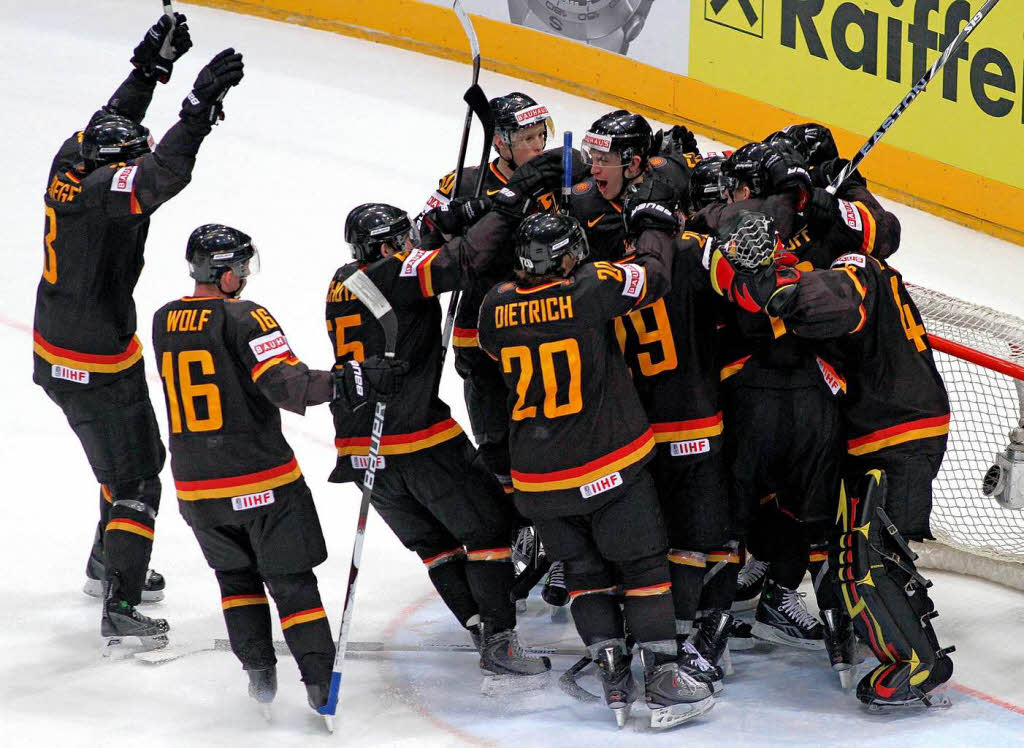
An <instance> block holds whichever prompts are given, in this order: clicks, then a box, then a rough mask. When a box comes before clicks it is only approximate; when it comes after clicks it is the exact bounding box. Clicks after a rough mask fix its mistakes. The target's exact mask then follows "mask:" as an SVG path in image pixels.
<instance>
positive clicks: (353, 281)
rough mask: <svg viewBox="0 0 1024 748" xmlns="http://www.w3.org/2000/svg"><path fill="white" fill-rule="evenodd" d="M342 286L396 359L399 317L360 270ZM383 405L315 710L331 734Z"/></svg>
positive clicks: (377, 410) (375, 422) (386, 353)
mask: <svg viewBox="0 0 1024 748" xmlns="http://www.w3.org/2000/svg"><path fill="white" fill-rule="evenodd" d="M342 285H343V286H345V287H346V288H347V289H348V290H350V291H351V292H352V293H354V294H355V295H356V297H357V298H358V299H359V300H360V301H361V302H363V304H364V305H365V306H366V308H367V309H369V310H370V313H371V314H373V316H374V317H376V318H377V321H378V322H380V324H381V326H382V327H383V328H384V356H385V357H386V358H388V359H393V358H394V357H395V348H396V346H397V345H398V318H397V317H396V316H395V312H394V310H393V309H392V308H391V304H389V303H388V300H387V299H385V298H384V295H383V294H382V293H381V292H380V290H379V289H378V288H377V287H376V286H375V285H374V284H373V281H371V280H370V279H369V278H368V277H367V276H366V274H365V273H363V271H362V270H356V271H355V272H354V273H352V275H350V276H349V277H348V278H346V279H345V280H344V281H342ZM386 405H387V404H386V403H385V402H384V401H382V400H378V401H377V403H376V405H375V406H374V411H373V427H372V429H371V430H370V449H369V453H368V455H367V460H368V462H367V465H366V472H365V473H363V498H362V501H361V502H360V504H359V520H358V522H357V523H356V537H355V542H354V543H353V545H352V565H351V568H350V569H349V573H348V591H347V592H346V593H345V606H344V608H342V613H341V629H340V631H339V632H338V644H337V649H336V651H335V655H334V668H333V671H332V673H331V688H330V691H329V692H328V694H327V703H326V704H324V705H323V706H322V707H320V708H319V709H317V712H319V713H320V714H322V715H323V717H324V721H325V722H326V723H327V729H328V730H329V731H330V732H334V714H335V712H336V711H337V709H338V691H339V690H340V689H341V668H342V665H343V664H344V662H345V651H346V649H347V647H348V633H349V628H350V627H351V625H352V609H353V608H354V607H355V600H356V582H357V581H358V580H359V563H360V561H361V560H362V557H363V538H364V536H365V535H366V518H367V515H368V514H369V512H370V494H371V493H373V479H374V475H375V474H376V472H377V455H378V454H379V453H380V440H381V436H382V435H383V434H384V411H385V409H386Z"/></svg>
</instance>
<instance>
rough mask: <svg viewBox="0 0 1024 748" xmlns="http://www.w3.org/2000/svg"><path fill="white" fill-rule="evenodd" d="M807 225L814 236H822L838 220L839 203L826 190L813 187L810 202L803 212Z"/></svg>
mask: <svg viewBox="0 0 1024 748" xmlns="http://www.w3.org/2000/svg"><path fill="white" fill-rule="evenodd" d="M805 214H806V216H807V223H808V224H809V225H810V228H811V232H812V233H813V234H815V235H816V236H824V235H825V233H826V232H827V231H828V230H829V228H830V227H831V226H832V225H833V224H834V223H836V222H837V221H839V220H840V215H839V201H838V200H837V199H836V196H835V195H832V194H829V192H828V190H823V189H822V188H821V187H815V188H814V191H813V192H812V193H811V201H810V203H808V204H807V209H806V211H805Z"/></svg>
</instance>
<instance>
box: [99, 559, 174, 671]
mask: <svg viewBox="0 0 1024 748" xmlns="http://www.w3.org/2000/svg"><path fill="white" fill-rule="evenodd" d="M104 588H105V589H104V592H105V594H104V598H103V614H102V618H101V619H100V636H102V637H103V640H104V645H103V647H104V649H103V654H104V656H105V657H109V656H112V655H114V654H115V653H117V652H118V650H122V649H124V650H125V651H124V653H127V654H130V653H133V652H148V651H149V650H151V649H162V648H163V647H166V646H167V632H168V631H170V628H171V627H170V626H168V625H167V621H165V620H164V619H163V618H149V617H147V616H144V615H142V614H141V613H139V611H138V610H136V609H135V606H133V605H132V604H131V603H129V602H128V601H127V600H125V599H124V598H123V597H122V596H121V594H120V588H121V580H120V577H118V576H117V575H116V574H115V575H114V577H113V578H112V579H110V580H109V581H107V582H104Z"/></svg>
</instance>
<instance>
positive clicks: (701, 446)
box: [669, 439, 711, 457]
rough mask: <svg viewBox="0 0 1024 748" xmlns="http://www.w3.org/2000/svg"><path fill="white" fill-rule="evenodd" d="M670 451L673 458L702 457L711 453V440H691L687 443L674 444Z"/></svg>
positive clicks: (670, 446)
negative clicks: (706, 453)
mask: <svg viewBox="0 0 1024 748" xmlns="http://www.w3.org/2000/svg"><path fill="white" fill-rule="evenodd" d="M669 450H670V452H671V454H672V456H673V457H687V456H689V455H700V454H704V453H705V452H710V451H711V441H710V440H709V439H689V440H687V441H685V442H672V443H671V445H669Z"/></svg>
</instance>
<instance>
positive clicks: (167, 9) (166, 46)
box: [160, 0, 176, 60]
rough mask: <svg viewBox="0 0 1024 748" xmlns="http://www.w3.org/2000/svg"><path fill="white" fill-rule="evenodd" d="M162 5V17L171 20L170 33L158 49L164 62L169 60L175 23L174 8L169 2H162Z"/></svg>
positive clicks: (169, 0)
mask: <svg viewBox="0 0 1024 748" xmlns="http://www.w3.org/2000/svg"><path fill="white" fill-rule="evenodd" d="M163 4H164V15H165V16H167V17H168V18H170V19H171V32H170V33H169V34H168V35H167V38H166V39H164V43H163V44H162V45H161V47H160V56H161V57H163V58H164V59H165V60H169V59H171V37H172V36H173V35H174V27H175V25H176V22H175V20H174V8H172V7H171V0H163Z"/></svg>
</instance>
